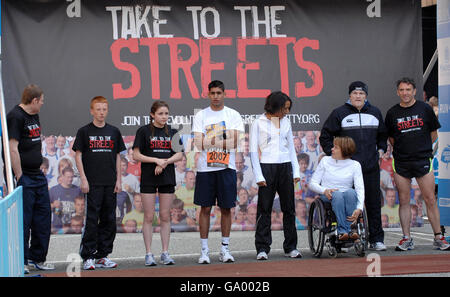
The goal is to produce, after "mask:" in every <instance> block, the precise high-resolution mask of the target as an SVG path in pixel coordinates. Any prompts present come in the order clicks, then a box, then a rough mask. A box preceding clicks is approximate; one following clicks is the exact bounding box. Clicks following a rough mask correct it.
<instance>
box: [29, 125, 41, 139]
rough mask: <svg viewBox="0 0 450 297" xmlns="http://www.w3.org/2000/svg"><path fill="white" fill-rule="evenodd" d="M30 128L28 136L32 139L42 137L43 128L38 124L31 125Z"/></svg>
mask: <svg viewBox="0 0 450 297" xmlns="http://www.w3.org/2000/svg"><path fill="white" fill-rule="evenodd" d="M27 128H28V132H29V133H28V136H29V137H30V138H35V137H40V136H41V127H39V125H37V124H33V125H29V126H27Z"/></svg>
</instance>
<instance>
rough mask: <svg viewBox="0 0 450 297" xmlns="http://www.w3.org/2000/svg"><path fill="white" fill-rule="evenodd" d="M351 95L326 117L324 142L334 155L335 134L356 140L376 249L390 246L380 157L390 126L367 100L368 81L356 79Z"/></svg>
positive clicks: (371, 235) (355, 155) (371, 241)
mask: <svg viewBox="0 0 450 297" xmlns="http://www.w3.org/2000/svg"><path fill="white" fill-rule="evenodd" d="M349 95H350V99H349V100H348V101H347V102H346V103H345V104H344V105H342V106H340V107H338V108H336V109H334V110H333V112H332V113H331V114H330V116H329V117H328V119H327V120H326V121H325V123H324V125H323V127H322V130H321V134H320V139H319V140H320V145H321V146H322V148H323V151H324V152H325V153H326V154H327V155H330V154H331V148H332V147H333V139H334V137H336V136H350V137H351V138H353V140H354V141H355V143H356V147H357V151H356V154H354V155H353V157H352V159H354V160H356V161H358V162H359V163H360V164H361V167H362V171H363V177H364V188H365V207H366V212H367V218H368V225H369V242H370V244H371V248H373V249H376V250H379V251H381V250H386V246H385V245H384V232H383V228H382V226H381V196H382V195H381V190H380V166H379V163H378V160H379V158H380V156H381V154H383V153H384V152H385V151H386V149H387V130H386V126H385V125H384V121H383V116H382V114H381V112H380V110H379V109H378V108H377V107H375V106H373V105H371V104H370V103H369V101H368V100H366V97H367V95H368V87H367V85H366V84H365V83H364V82H361V81H355V82H352V83H351V84H350V86H349Z"/></svg>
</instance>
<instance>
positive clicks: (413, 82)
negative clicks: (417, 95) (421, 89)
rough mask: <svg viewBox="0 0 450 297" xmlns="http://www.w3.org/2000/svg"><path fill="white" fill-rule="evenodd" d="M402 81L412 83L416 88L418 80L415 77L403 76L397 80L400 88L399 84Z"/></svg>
mask: <svg viewBox="0 0 450 297" xmlns="http://www.w3.org/2000/svg"><path fill="white" fill-rule="evenodd" d="M401 83H405V84H408V85H412V86H413V87H414V89H415V88H416V82H415V81H414V79H412V78H409V77H403V78H401V79H399V80H397V89H398V86H399V85H400V84H401Z"/></svg>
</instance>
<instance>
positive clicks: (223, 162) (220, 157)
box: [206, 150, 230, 168]
mask: <svg viewBox="0 0 450 297" xmlns="http://www.w3.org/2000/svg"><path fill="white" fill-rule="evenodd" d="M229 163H230V153H229V152H227V151H224V150H211V151H209V152H207V153H206V164H207V165H208V167H222V168H228V164H229Z"/></svg>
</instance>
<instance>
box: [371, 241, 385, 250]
mask: <svg viewBox="0 0 450 297" xmlns="http://www.w3.org/2000/svg"><path fill="white" fill-rule="evenodd" d="M370 248H371V249H373V250H376V251H385V250H387V248H386V246H385V245H384V243H382V242H381V241H379V242H375V243H371V244H370Z"/></svg>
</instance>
